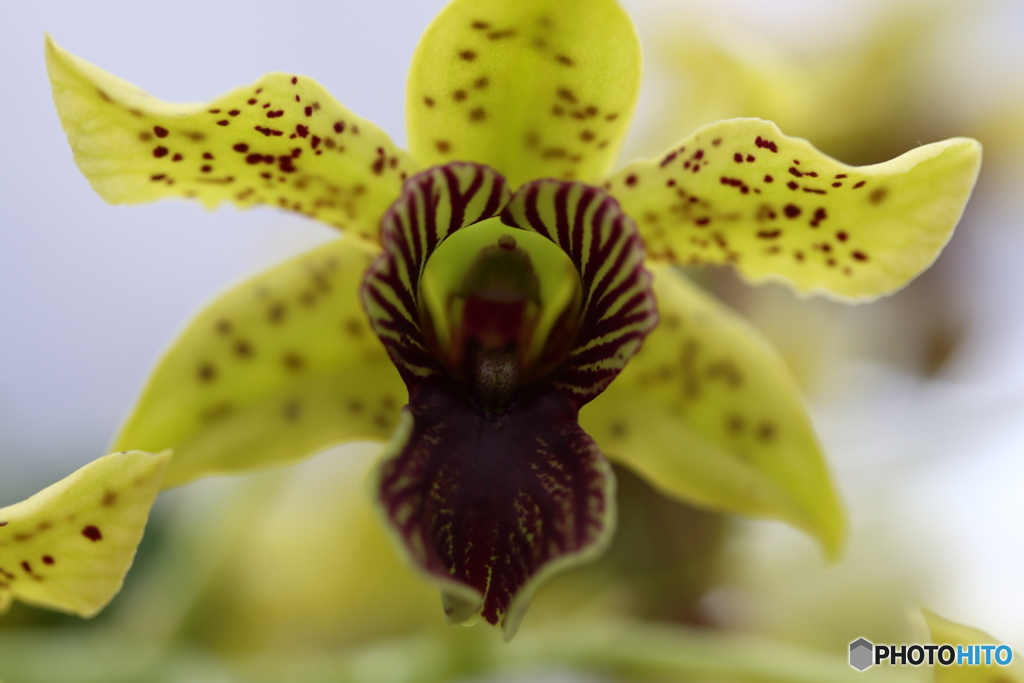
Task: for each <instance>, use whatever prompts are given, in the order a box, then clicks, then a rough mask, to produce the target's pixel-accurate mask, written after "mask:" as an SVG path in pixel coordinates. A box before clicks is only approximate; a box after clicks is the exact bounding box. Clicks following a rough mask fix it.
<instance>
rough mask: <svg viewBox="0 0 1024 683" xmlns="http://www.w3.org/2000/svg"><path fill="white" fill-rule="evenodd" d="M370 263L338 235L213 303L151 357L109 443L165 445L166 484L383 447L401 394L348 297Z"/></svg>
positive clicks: (369, 254) (364, 249)
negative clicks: (373, 443)
mask: <svg viewBox="0 0 1024 683" xmlns="http://www.w3.org/2000/svg"><path fill="white" fill-rule="evenodd" d="M374 256H375V251H374V250H373V249H372V248H370V247H368V246H366V245H365V244H364V243H363V242H362V241H360V240H359V239H358V238H355V237H348V236H346V237H342V238H340V239H337V240H334V241H332V242H329V243H327V244H325V245H323V246H321V247H318V248H316V249H313V250H311V251H309V252H307V253H305V254H303V255H301V256H299V257H296V258H294V259H292V260H290V261H287V262H285V263H284V264H282V265H279V266H277V267H275V268H273V269H271V270H269V271H267V272H265V273H263V274H261V275H258V276H257V277H254V278H252V279H250V280H248V281H246V282H244V283H242V284H240V285H238V286H236V287H235V288H234V289H232V290H230V291H228V292H227V293H225V294H223V295H221V296H220V297H219V298H218V299H216V300H215V301H214V302H213V303H212V304H210V305H209V306H208V307H207V308H206V309H205V310H204V311H202V312H201V313H200V314H199V315H198V316H196V318H195V319H194V320H193V321H192V322H191V323H190V324H189V325H188V327H187V328H186V329H185V331H184V332H183V333H182V335H181V336H180V337H179V338H178V339H177V341H175V342H174V343H173V345H172V346H171V348H170V349H169V350H168V351H167V352H166V354H165V355H164V357H163V358H162V359H161V360H160V362H159V363H158V365H157V367H156V369H155V370H154V371H153V374H152V376H151V377H150V378H149V380H148V382H147V384H146V387H145V389H144V390H143V392H142V396H141V398H140V399H139V402H138V404H137V405H136V407H135V410H134V412H133V413H132V414H131V416H130V417H129V418H128V420H127V422H126V423H125V425H124V427H123V428H122V430H121V433H120V434H119V435H118V436H117V439H116V441H115V443H116V446H115V447H116V448H143V449H149V450H153V449H155V448H173V449H174V460H173V461H172V462H171V465H170V467H169V468H168V470H167V475H166V477H165V479H164V486H165V487H170V486H177V485H179V484H184V483H186V482H189V481H192V480H194V479H198V478H200V477H204V476H208V475H212V474H222V473H231V472H239V471H244V470H251V469H257V468H262V467H268V466H273V465H281V464H286V463H289V462H294V461H295V460H298V459H300V458H304V457H307V456H309V455H312V454H314V453H316V452H318V451H320V450H323V449H324V448H326V447H328V446H331V445H334V444H337V443H342V442H345V441H353V440H359V439H373V440H383V439H386V438H387V437H388V436H389V435H390V433H391V431H392V430H393V429H394V427H395V425H396V424H397V423H398V411H399V408H400V407H401V406H402V405H403V404H405V402H406V397H407V394H406V390H405V386H404V385H403V384H402V381H401V380H400V379H399V377H398V373H397V372H396V371H395V368H394V366H393V365H392V364H391V361H390V360H389V359H388V356H387V354H386V353H385V352H384V347H383V346H381V343H380V341H379V340H378V339H377V336H376V335H375V334H373V332H372V331H371V330H370V328H369V326H368V325H367V322H366V318H365V314H364V313H363V310H362V308H361V306H360V304H359V301H358V298H357V296H356V292H357V290H358V288H359V284H360V281H361V280H362V276H363V271H364V270H366V268H367V266H368V265H369V263H370V262H371V261H372V259H373V258H374ZM157 444H160V446H157Z"/></svg>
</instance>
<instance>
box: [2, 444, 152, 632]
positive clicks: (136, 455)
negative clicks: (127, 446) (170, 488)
mask: <svg viewBox="0 0 1024 683" xmlns="http://www.w3.org/2000/svg"><path fill="white" fill-rule="evenodd" d="M170 458H171V454H170V452H164V453H160V454H159V455H152V454H150V453H142V452H139V451H131V452H123V453H112V454H110V455H107V456H104V457H102V458H99V459H97V460H94V461H93V462H91V463H89V464H88V465H86V466H85V467H83V468H81V469H80V470H78V471H77V472H75V473H74V474H72V475H70V476H68V477H65V478H64V479H61V480H60V481H58V482H57V483H56V484H53V485H52V486H49V487H47V488H45V489H43V490H42V491H40V492H39V493H37V494H35V495H34V496H32V497H31V498H28V499H27V500H23V501H22V502H20V503H15V504H14V505H10V506H8V507H5V508H0V613H2V612H3V611H6V608H7V607H8V606H9V605H10V603H11V600H12V599H13V598H16V599H18V600H21V601H22V602H25V603H28V604H31V605H38V606H40V607H47V608H50V609H55V610H60V611H63V612H71V613H72V614H78V615H80V616H83V617H91V616H93V615H94V614H96V613H97V612H99V611H100V610H101V609H103V607H104V606H105V605H106V604H107V603H108V602H110V600H111V598H113V597H114V596H115V595H116V594H117V592H118V591H119V590H121V582H122V580H123V579H124V575H125V574H126V573H127V572H128V568H129V567H131V565H132V560H133V559H134V558H135V548H136V546H138V545H139V541H140V540H141V539H142V532H143V530H144V529H145V528H146V520H147V519H148V518H149V510H150V508H151V507H153V501H154V500H155V498H156V494H157V491H158V490H159V488H160V479H161V478H162V476H163V474H164V469H165V468H166V467H167V462H168V461H169V460H170Z"/></svg>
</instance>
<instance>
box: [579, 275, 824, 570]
mask: <svg viewBox="0 0 1024 683" xmlns="http://www.w3.org/2000/svg"><path fill="white" fill-rule="evenodd" d="M654 290H655V293H656V295H657V298H658V307H659V310H660V314H661V324H660V325H659V326H658V328H657V329H656V330H655V331H654V332H653V333H652V334H651V335H650V336H649V337H648V338H647V340H646V341H645V342H644V348H643V352H642V353H640V354H639V355H638V356H637V357H636V358H635V359H633V361H632V362H631V363H630V364H629V366H627V367H626V369H625V370H624V371H623V372H622V375H621V376H620V377H619V378H618V379H617V380H616V381H615V382H614V383H612V385H611V386H610V387H608V390H607V391H605V393H604V394H602V395H601V396H599V397H598V398H597V399H595V400H594V402H593V403H591V404H590V405H588V406H587V407H585V408H584V409H583V411H582V413H581V415H580V421H581V424H582V425H583V427H584V429H586V430H587V432H588V433H590V434H592V435H593V436H594V438H595V439H596V440H597V442H598V444H599V445H600V446H601V449H602V450H603V451H604V452H605V453H607V454H608V456H609V457H611V458H613V459H614V460H617V461H619V462H621V463H623V464H625V465H627V466H629V467H630V468H632V469H633V470H634V471H636V472H638V473H639V474H641V475H642V476H643V477H645V478H646V479H647V480H648V481H649V482H651V483H652V484H653V485H654V486H655V487H657V488H658V489H660V490H662V491H664V492H665V493H667V494H669V495H671V496H673V497H676V498H679V499H681V500H684V501H687V502H691V503H695V504H698V505H701V506H706V507H710V508H712V509H717V510H722V511H725V512H732V513H738V514H743V515H750V516H754V517H770V518H775V519H781V520H783V521H786V522H788V523H790V524H792V525H794V526H796V527H798V528H800V529H803V530H805V531H807V532H809V533H811V534H812V535H814V536H815V537H817V538H818V540H819V541H820V542H821V544H822V545H823V546H824V548H825V549H826V550H827V552H828V553H829V554H830V555H833V556H834V555H835V554H836V553H837V552H838V549H839V547H840V545H841V542H842V537H843V533H844V519H843V513H842V509H841V507H840V504H839V501H838V497H837V494H836V491H835V488H834V487H833V485H832V481H831V478H830V477H829V474H828V472H827V469H826V467H825V463H824V459H823V457H822V453H821V449H820V447H819V445H818V442H817V439H816V438H815V436H814V432H813V430H812V428H811V425H810V421H809V420H808V417H807V412H806V410H805V409H804V407H803V404H802V401H801V398H800V394H799V391H798V389H797V387H796V383H795V382H794V380H793V379H792V377H791V375H790V373H789V371H788V369H787V368H786V366H785V364H784V363H783V361H782V359H781V358H780V357H779V356H778V354H777V353H776V352H775V351H774V349H772V347H771V346H770V345H769V344H768V343H767V341H766V340H764V339H763V338H762V337H761V335H760V334H759V333H757V332H756V331H755V330H753V329H752V328H751V327H750V326H749V325H748V324H747V323H746V322H744V321H743V320H742V319H741V318H740V317H739V316H737V315H735V314H734V313H732V312H730V311H728V310H727V309H726V308H725V307H724V306H722V305H721V304H719V303H717V302H716V301H715V300H714V299H712V298H711V297H709V296H707V295H706V294H704V293H702V292H701V291H700V290H699V289H698V288H697V287H695V286H694V285H692V284H690V283H689V282H688V281H687V280H686V278H684V277H683V276H681V275H679V274H678V273H676V272H674V271H673V270H672V269H671V268H670V267H668V266H659V267H657V268H656V269H655V278H654Z"/></svg>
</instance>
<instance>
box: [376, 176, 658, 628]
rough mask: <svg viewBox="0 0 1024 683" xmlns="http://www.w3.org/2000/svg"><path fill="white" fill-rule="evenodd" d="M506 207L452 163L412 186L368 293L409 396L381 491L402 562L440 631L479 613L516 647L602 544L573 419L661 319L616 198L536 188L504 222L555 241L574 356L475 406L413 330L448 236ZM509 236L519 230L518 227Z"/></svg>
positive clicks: (589, 463)
mask: <svg viewBox="0 0 1024 683" xmlns="http://www.w3.org/2000/svg"><path fill="white" fill-rule="evenodd" d="M507 202H509V200H508V191H507V189H505V186H504V183H503V180H502V179H501V177H500V176H498V175H497V174H496V173H495V172H494V171H492V170H491V169H488V168H486V167H480V166H475V165H471V164H452V165H449V166H447V167H440V168H436V169H432V170H431V171H428V172H425V173H423V174H421V175H419V176H416V177H414V178H412V179H411V180H410V181H409V182H408V183H407V185H406V191H405V193H404V194H403V197H402V199H400V200H399V201H398V202H396V204H395V207H393V209H392V210H391V211H389V213H388V215H387V216H386V217H385V220H384V223H383V229H382V237H383V240H384V247H385V252H384V254H382V255H381V257H380V259H379V260H378V262H377V263H376V264H375V265H374V267H373V268H372V269H371V270H370V271H369V272H368V274H367V277H366V281H365V284H364V290H363V298H364V301H365V302H366V307H367V310H368V311H369V313H370V317H371V320H372V321H373V325H374V329H375V331H377V333H378V335H380V337H381V339H382V341H383V342H384V344H385V346H386V347H387V348H388V350H389V352H390V353H391V356H392V358H393V359H394V360H395V363H396V365H398V367H399V368H400V371H401V372H402V377H403V379H404V380H405V381H406V384H407V386H408V388H409V394H410V405H409V406H407V407H406V409H405V412H404V416H403V420H402V424H401V426H400V427H399V429H398V431H397V432H396V433H395V435H394V436H393V437H392V440H391V442H390V443H389V445H388V448H387V450H386V452H385V454H384V456H383V458H382V460H381V463H380V466H379V469H378V470H377V477H376V482H375V485H376V486H377V487H378V490H379V492H380V493H379V502H380V505H381V508H382V512H383V514H384V517H385V519H386V521H387V522H388V524H389V526H390V528H391V529H392V531H393V533H394V535H395V536H396V539H397V540H398V544H399V546H400V547H401V548H402V549H403V550H404V552H405V553H406V554H407V556H408V558H409V560H410V561H411V562H412V564H413V565H414V566H416V567H417V568H418V569H419V570H420V571H421V572H423V573H424V574H425V575H426V576H427V577H428V578H430V579H431V580H433V581H434V582H436V583H438V584H439V585H440V586H441V589H442V596H443V602H444V605H445V610H446V613H447V614H448V618H449V621H451V622H453V623H461V622H464V621H466V620H468V619H471V618H472V617H474V615H476V614H477V613H479V614H481V615H482V616H483V617H484V619H486V620H487V621H488V622H490V623H492V624H499V623H500V624H501V625H502V627H503V628H504V630H505V635H506V638H511V637H512V635H513V634H514V633H515V631H516V629H517V628H518V625H519V622H520V620H521V619H522V617H523V614H524V613H525V610H526V607H527V606H528V605H529V602H530V599H531V598H532V596H533V593H534V592H535V591H536V590H537V588H538V587H539V586H540V585H541V584H542V583H543V582H544V581H546V580H547V578H548V577H550V576H551V575H553V574H554V573H556V572H558V571H561V570H563V569H565V568H566V567H569V566H572V565H575V564H578V563H580V562H584V561H586V560H588V559H589V558H592V557H594V556H595V555H596V554H598V553H600V552H601V551H602V550H603V549H604V547H605V546H606V545H607V543H608V539H609V537H610V534H611V531H612V526H613V524H614V507H613V505H614V496H613V486H614V478H613V475H612V473H611V469H610V466H609V464H608V462H607V461H606V460H605V458H604V456H603V455H602V454H601V453H600V451H599V450H598V449H597V447H596V445H595V444H594V442H593V440H592V439H591V438H590V437H589V436H588V435H587V434H586V433H585V432H584V431H583V430H582V429H580V427H579V425H578V424H577V414H578V409H579V406H580V405H582V404H583V403H586V402H587V401H589V400H591V399H592V398H593V397H594V396H596V395H597V394H598V393H600V391H601V390H602V389H604V387H605V386H607V384H608V382H610V381H611V380H612V378H614V376H615V375H616V374H617V373H618V371H619V370H620V369H621V367H622V365H623V364H624V363H625V361H626V360H628V358H629V357H630V356H632V355H633V353H635V352H636V350H637V349H638V348H639V345H640V343H641V341H642V339H643V336H644V335H645V334H646V333H647V331H649V330H650V328H651V327H652V326H653V325H654V323H655V320H656V313H655V310H654V301H653V297H652V295H651V294H650V291H649V284H650V278H649V276H648V274H647V272H646V270H644V268H643V250H642V247H641V244H640V240H639V237H638V235H637V232H636V227H635V226H634V225H633V223H632V222H631V221H630V220H629V218H628V217H626V216H625V214H623V213H622V212H621V211H620V210H619V208H618V205H617V204H616V203H615V201H614V200H613V199H611V198H610V197H608V196H607V195H605V194H604V193H603V192H601V191H600V190H598V189H597V188H593V187H589V186H585V185H582V184H579V183H563V182H559V181H552V180H548V181H537V182H535V183H530V184H528V185H526V186H524V187H523V188H521V189H520V191H519V193H517V194H516V195H515V196H514V197H512V199H511V202H510V203H508V206H507V207H505V211H503V212H502V214H501V218H502V221H504V222H505V223H506V224H508V225H509V226H510V227H512V228H519V229H522V230H525V231H530V232H535V233H537V234H539V235H541V236H543V237H545V238H547V239H548V240H550V241H551V242H553V243H554V244H556V245H558V246H559V247H560V248H561V249H562V251H563V252H564V253H565V254H566V255H567V256H568V257H569V260H570V261H571V262H572V264H573V265H574V266H575V269H576V271H577V273H578V276H579V280H580V282H581V286H582V290H583V293H582V301H583V306H582V311H581V313H580V315H581V319H580V322H579V325H578V327H577V328H576V337H575V344H574V347H573V348H572V349H571V350H570V351H569V352H568V356H567V359H566V360H565V361H564V362H563V363H562V364H561V365H560V366H559V368H558V369H556V370H554V372H553V373H552V374H551V375H550V376H547V377H544V378H542V379H537V380H531V381H530V382H529V383H526V384H522V385H519V386H518V388H517V389H515V391H514V393H512V394H511V398H510V399H509V402H508V403H507V404H503V405H501V406H500V407H494V406H488V407H486V408H485V407H482V405H481V403H480V402H478V400H477V399H476V397H475V395H474V394H473V391H472V388H471V387H470V386H469V383H468V382H462V381H459V380H457V379H455V378H453V376H451V375H449V374H448V372H447V371H446V370H445V368H444V367H442V365H441V364H440V363H439V362H438V361H437V359H436V358H434V357H433V356H432V354H431V351H430V349H429V348H428V346H427V342H426V340H425V338H424V335H423V332H422V330H421V329H420V327H419V320H420V316H421V306H422V303H421V302H420V300H419V290H418V287H417V283H418V280H419V275H420V274H421V273H422V270H423V264H424V263H425V262H426V259H427V258H428V257H429V255H430V254H431V253H433V252H434V250H435V247H437V246H438V245H440V243H441V242H442V241H443V239H444V238H445V237H447V236H450V235H451V234H452V233H454V232H455V231H457V230H460V229H462V228H463V227H466V226H469V225H471V224H472V223H474V222H478V221H479V220H482V219H484V218H487V217H489V216H493V215H495V213H496V212H497V211H498V210H500V209H501V207H502V206H504V205H505V204H506V203H507ZM513 232H515V230H513Z"/></svg>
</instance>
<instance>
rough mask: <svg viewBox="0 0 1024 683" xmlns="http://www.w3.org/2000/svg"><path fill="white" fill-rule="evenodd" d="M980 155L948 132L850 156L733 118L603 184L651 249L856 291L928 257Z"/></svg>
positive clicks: (887, 289)
mask: <svg viewBox="0 0 1024 683" xmlns="http://www.w3.org/2000/svg"><path fill="white" fill-rule="evenodd" d="M980 164H981V146H980V145H979V144H978V143H977V141H975V140H971V139H967V138H953V139H950V140H945V141H943V142H936V143H933V144H930V145H924V146H921V147H918V148H917V149H914V150H911V151H909V152H907V153H906V154H903V155H902V156H900V157H897V158H896V159H893V160H891V161H887V162H885V163H881V164H875V165H872V166H860V167H855V166H847V165H846V164H843V163H841V162H838V161H836V160H834V159H832V158H830V157H828V156H826V155H824V154H822V153H821V152H819V151H818V150H816V149H815V148H814V147H813V146H812V145H811V144H810V143H809V142H807V141H806V140H802V139H799V138H790V137H786V136H785V135H783V134H782V132H781V131H780V130H779V129H778V128H777V127H776V126H775V124H773V123H771V122H770V121H762V120H761V119H732V120H730V121H721V122H719V123H715V124H712V125H710V126H706V127H704V128H702V129H700V130H699V131H697V132H696V133H694V134H693V135H692V136H691V137H689V138H687V139H686V140H683V141H682V142H681V143H680V144H678V145H676V146H675V147H673V148H671V149H669V150H667V151H666V152H665V153H664V154H662V155H661V156H660V157H658V158H656V159H651V160H646V161H638V162H634V163H632V164H630V165H628V166H626V167H625V168H624V169H622V170H621V171H620V172H618V173H616V174H615V175H614V176H613V177H612V178H610V179H609V183H608V187H609V188H610V191H611V192H612V194H614V195H615V197H616V198H617V199H618V200H619V202H620V203H621V204H622V206H623V208H624V209H625V210H626V212H627V213H628V214H629V215H630V216H632V217H633V219H634V220H635V221H636V222H637V224H638V225H639V226H640V230H641V232H642V233H643V236H644V241H645V243H646V245H647V251H648V255H649V256H650V257H651V258H656V259H663V260H667V261H669V262H674V263H729V264H732V265H734V266H735V267H736V268H737V269H738V270H739V272H740V273H742V274H743V275H744V276H746V277H747V278H749V279H751V280H754V281H760V280H766V279H772V280H779V281H782V282H784V283H786V284H788V285H789V286H790V287H792V288H793V289H795V290H796V291H798V292H802V293H820V294H826V295H830V296H833V297H836V298H840V299H848V300H863V299H871V298H874V297H877V296H880V295H883V294H889V293H891V292H893V291H895V290H897V289H899V288H900V287H902V286H903V285H905V284H906V283H907V282H909V281H910V280H911V279H913V278H914V277H915V276H916V275H917V274H918V273H920V272H921V271H923V270H924V269H926V268H927V267H928V266H930V265H931V264H932V262H934V261H935V259H936V258H937V257H938V255H939V252H940V251H941V250H942V248H943V246H945V244H946V242H947V241H949V238H950V236H951V235H952V234H953V228H954V227H955V226H956V224H957V221H959V220H960V215H961V214H962V213H963V210H964V206H965V204H966V203H967V199H968V197H969V196H970V194H971V189H972V188H973V187H974V182H975V180H976V179H977V176H978V169H979V166H980Z"/></svg>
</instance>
